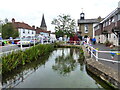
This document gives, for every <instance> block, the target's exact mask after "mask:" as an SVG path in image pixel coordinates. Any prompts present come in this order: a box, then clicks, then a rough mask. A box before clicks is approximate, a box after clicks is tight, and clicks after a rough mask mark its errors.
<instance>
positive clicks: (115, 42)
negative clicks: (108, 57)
mask: <svg viewBox="0 0 120 90" xmlns="http://www.w3.org/2000/svg"><path fill="white" fill-rule="evenodd" d="M99 37H100V39H99ZM95 38H96V42H97V43H98V42H99V41H100V43H105V42H106V37H105V36H104V35H100V36H99V35H98V36H95ZM108 40H109V41H110V42H112V43H113V45H115V46H118V38H117V36H116V35H115V34H114V33H111V34H109V35H108Z"/></svg>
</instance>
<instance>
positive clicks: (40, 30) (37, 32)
mask: <svg viewBox="0 0 120 90" xmlns="http://www.w3.org/2000/svg"><path fill="white" fill-rule="evenodd" d="M40 32H44V33H51V31H45V30H43V29H41V28H36V34H40Z"/></svg>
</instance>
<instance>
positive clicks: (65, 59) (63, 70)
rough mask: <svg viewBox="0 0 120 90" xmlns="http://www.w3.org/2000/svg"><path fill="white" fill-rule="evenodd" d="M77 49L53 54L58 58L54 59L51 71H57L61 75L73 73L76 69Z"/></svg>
mask: <svg viewBox="0 0 120 90" xmlns="http://www.w3.org/2000/svg"><path fill="white" fill-rule="evenodd" d="M78 50H79V49H70V48H66V49H61V50H59V52H60V53H59V54H58V53H57V52H58V51H56V52H55V53H57V54H58V56H57V57H56V59H55V65H53V66H52V69H53V70H55V71H58V72H59V73H60V74H62V75H64V76H65V75H68V74H69V73H70V72H71V71H74V70H75V68H76V67H77V65H78V63H77V61H78V60H79V54H80V53H79V51H78Z"/></svg>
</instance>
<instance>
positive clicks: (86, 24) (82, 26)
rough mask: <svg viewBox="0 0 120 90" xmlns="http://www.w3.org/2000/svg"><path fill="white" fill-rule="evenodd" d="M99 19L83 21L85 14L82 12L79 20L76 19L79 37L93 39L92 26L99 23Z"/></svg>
mask: <svg viewBox="0 0 120 90" xmlns="http://www.w3.org/2000/svg"><path fill="white" fill-rule="evenodd" d="M99 20H101V17H99V18H97V19H85V14H84V13H83V12H82V13H81V14H80V19H78V22H77V23H78V27H79V32H80V33H81V36H83V37H85V36H90V37H91V38H92V37H94V28H93V27H94V26H95V25H96V24H98V23H99Z"/></svg>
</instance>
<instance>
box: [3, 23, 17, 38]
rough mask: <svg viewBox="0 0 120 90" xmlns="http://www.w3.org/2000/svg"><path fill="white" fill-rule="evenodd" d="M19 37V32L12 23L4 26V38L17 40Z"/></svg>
mask: <svg viewBox="0 0 120 90" xmlns="http://www.w3.org/2000/svg"><path fill="white" fill-rule="evenodd" d="M18 36H19V33H18V30H16V29H15V27H14V26H13V25H12V23H7V24H4V25H3V26H2V38H3V39H9V37H13V38H16V37H18Z"/></svg>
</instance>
